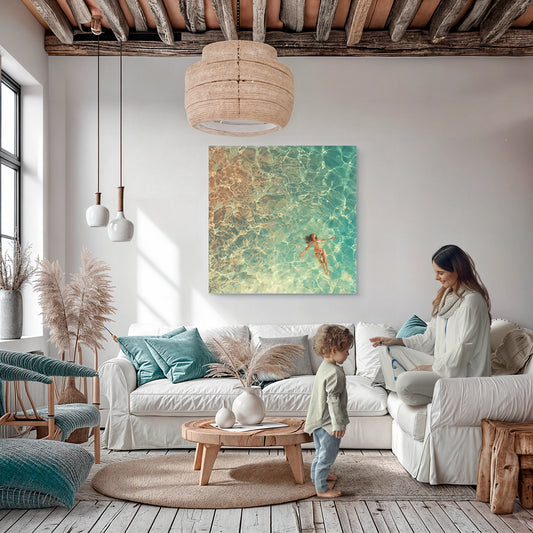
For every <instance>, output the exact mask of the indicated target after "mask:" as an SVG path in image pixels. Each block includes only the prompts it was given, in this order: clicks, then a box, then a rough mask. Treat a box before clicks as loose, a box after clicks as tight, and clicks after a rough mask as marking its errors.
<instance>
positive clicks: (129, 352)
mask: <svg viewBox="0 0 533 533" xmlns="http://www.w3.org/2000/svg"><path fill="white" fill-rule="evenodd" d="M184 331H185V328H184V327H183V326H182V327H181V328H178V329H175V330H173V331H170V332H168V333H165V334H164V335H161V336H159V335H153V336H139V337H117V342H118V343H119V345H120V349H121V350H122V353H123V354H124V355H125V356H126V357H127V358H128V359H129V360H130V361H131V363H132V364H133V366H134V367H135V370H136V371H137V387H140V386H141V385H144V384H145V383H148V382H150V381H154V380H155V379H163V378H164V377H165V375H164V374H163V371H162V370H161V368H160V367H159V365H158V364H157V363H156V362H155V360H154V357H153V355H152V353H151V352H150V350H149V349H148V347H147V346H146V344H145V342H144V341H145V340H146V339H168V338H172V337H174V336H176V335H179V334H180V333H183V332H184Z"/></svg>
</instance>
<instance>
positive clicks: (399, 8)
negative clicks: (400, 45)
mask: <svg viewBox="0 0 533 533" xmlns="http://www.w3.org/2000/svg"><path fill="white" fill-rule="evenodd" d="M489 1H490V0H489ZM421 3H422V0H395V2H394V4H393V5H392V9H391V11H390V13H389V19H388V20H387V26H388V27H389V34H390V38H391V39H392V41H394V42H395V43H397V42H398V41H399V40H400V39H401V38H402V37H403V36H404V35H405V32H406V31H407V30H408V29H409V26H410V25H411V22H413V19H414V18H415V15H416V12H417V11H418V8H419V7H420V4H421Z"/></svg>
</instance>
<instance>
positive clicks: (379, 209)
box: [48, 57, 533, 359]
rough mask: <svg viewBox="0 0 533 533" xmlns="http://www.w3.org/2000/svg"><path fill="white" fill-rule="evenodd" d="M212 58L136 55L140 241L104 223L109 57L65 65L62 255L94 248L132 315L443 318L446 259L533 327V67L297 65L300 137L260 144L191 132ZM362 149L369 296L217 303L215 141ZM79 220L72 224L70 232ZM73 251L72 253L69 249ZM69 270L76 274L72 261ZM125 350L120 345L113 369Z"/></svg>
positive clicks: (361, 212) (132, 136) (390, 62)
mask: <svg viewBox="0 0 533 533" xmlns="http://www.w3.org/2000/svg"><path fill="white" fill-rule="evenodd" d="M101 61H102V67H101V68H102V81H101V98H102V104H101V105H102V121H101V136H102V155H101V180H102V184H101V189H102V192H103V203H104V204H105V205H107V206H108V207H109V208H110V211H111V212H112V214H114V212H115V211H116V186H117V185H118V179H119V175H118V168H119V167H118V157H119V151H118V125H119V115H118V83H119V78H118V58H102V60H101ZM195 61H197V59H196V58H163V59H154V58H130V57H126V58H125V59H124V160H125V162H124V184H125V186H126V199H125V212H126V216H127V217H128V218H130V219H132V220H133V221H134V223H135V231H136V233H135V237H134V240H133V241H132V242H131V243H111V242H110V241H109V240H108V238H107V234H106V230H105V229H100V228H97V229H96V228H89V227H87V225H86V223H85V209H86V208H87V207H88V206H89V205H90V204H91V203H92V202H93V198H94V196H93V193H94V192H95V190H96V115H95V111H96V59H95V58H82V57H76V58H71V57H51V58H50V59H49V65H50V71H49V79H50V100H49V102H50V105H49V114H50V129H49V141H50V161H51V165H50V180H51V186H52V194H51V195H50V200H49V204H48V209H49V211H50V212H51V213H52V217H51V226H50V231H51V232H52V235H53V240H52V242H51V247H50V253H51V257H50V259H54V258H55V256H54V253H57V254H58V256H59V257H60V256H61V255H62V252H63V249H65V253H66V268H67V271H69V272H72V271H75V270H77V269H78V268H79V264H80V252H81V247H82V245H87V246H88V247H89V249H90V250H91V251H92V252H93V253H94V254H95V255H96V256H97V257H99V258H101V259H103V260H105V261H106V262H108V263H109V264H110V266H111V268H112V275H113V280H114V283H115V284H116V293H115V299H116V307H117V308H118V312H117V314H116V321H115V323H114V324H113V325H112V329H113V331H114V332H116V333H117V334H121V335H124V334H126V333H127V328H128V325H129V324H130V323H131V322H134V321H145V322H152V321H163V322H166V323H168V324H182V323H186V324H191V323H193V324H200V323H204V324H205V323H208V324H215V323H268V322H275V323H282V322H298V323H305V322H325V321H327V322H335V321H357V320H366V321H383V322H387V323H390V324H392V325H393V326H396V327H398V326H399V325H400V324H401V323H402V322H403V321H404V320H405V319H407V318H408V317H409V316H410V315H412V314H414V313H417V314H419V315H420V316H422V317H425V318H427V317H429V314H430V302H431V300H432V299H433V296H434V293H435V292H436V290H437V288H438V287H437V284H436V282H435V281H434V279H433V271H432V267H431V262H430V258H431V255H432V253H433V252H434V251H435V250H436V249H437V248H438V247H439V246H441V245H443V244H447V243H456V244H458V245H460V246H462V247H464V249H466V250H467V251H468V252H470V253H471V255H472V256H473V258H474V260H475V261H476V264H477V266H478V270H479V272H480V274H481V277H482V279H483V280H484V282H485V283H486V285H487V287H488V288H489V291H490V294H491V297H492V301H493V316H495V317H505V318H508V319H512V320H515V321H516V322H518V323H520V324H521V325H524V326H529V327H532V326H533V305H532V301H533V288H532V287H533V284H532V283H531V265H532V264H533V245H532V238H531V230H532V229H533V172H532V168H533V151H532V150H531V139H532V138H533V108H532V104H531V94H532V89H533V58H531V57H529V58H469V57H457V58H287V59H283V61H284V62H285V63H287V64H288V65H289V66H290V67H291V69H292V70H293V73H294V77H295V84H296V94H295V108H294V113H293V115H292V118H291V121H290V123H289V125H288V127H287V128H285V129H284V130H282V131H281V132H277V133H274V134H270V135H266V136H263V137H252V138H250V139H249V140H245V141H244V142H243V141H242V140H240V139H238V138H231V137H219V136H210V135H207V134H204V133H200V132H197V131H195V130H193V129H192V128H191V127H190V126H189V125H188V123H187V120H186V117H185V112H184V108H183V92H184V74H185V69H186V68H187V67H188V66H189V65H190V64H192V63H193V62H195ZM216 144H254V145H255V144H276V145H277V144H280V145H283V144H302V145H305V144H309V145H311V144H328V145H335V144H339V145H340V144H354V145H357V147H358V157H359V161H358V205H357V209H358V213H357V218H358V243H359V247H358V263H359V267H358V272H359V275H358V287H359V293H358V294H357V295H335V296H334V295H240V296H239V295H233V296H232V295H214V294H209V293H208V290H207V286H208V227H207V220H208V146H209V145H216ZM63 217H64V225H63ZM63 243H65V247H63ZM63 266H64V267H65V265H63ZM115 352H116V345H112V343H110V344H108V346H107V351H106V353H105V354H103V358H104V359H105V358H107V357H109V356H110V355H112V354H114V353H115Z"/></svg>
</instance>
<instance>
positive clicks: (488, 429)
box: [476, 419, 533, 514]
mask: <svg viewBox="0 0 533 533" xmlns="http://www.w3.org/2000/svg"><path fill="white" fill-rule="evenodd" d="M517 495H518V498H519V500H520V503H521V504H522V505H523V506H524V507H526V508H527V509H531V508H533V422H497V421H494V420H488V419H483V420H482V421H481V454H480V456H479V465H478V472H477V489H476V498H477V499H478V500H479V501H482V502H488V501H490V510H491V511H492V512H493V513H495V514H508V513H512V512H513V507H514V502H515V499H516V496H517Z"/></svg>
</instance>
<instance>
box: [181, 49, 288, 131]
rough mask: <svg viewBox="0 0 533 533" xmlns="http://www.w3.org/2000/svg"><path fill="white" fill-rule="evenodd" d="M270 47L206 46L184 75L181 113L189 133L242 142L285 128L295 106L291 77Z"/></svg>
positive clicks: (274, 50)
mask: <svg viewBox="0 0 533 533" xmlns="http://www.w3.org/2000/svg"><path fill="white" fill-rule="evenodd" d="M277 57H278V54H277V52H276V49H275V48H273V47H272V46H270V45H268V44H265V43H261V42H255V41H238V40H234V41H221V42H216V43H211V44H208V45H207V46H206V47H205V48H204V49H203V51H202V60H201V61H199V62H198V63H195V64H194V65H191V66H190V67H189V68H188V69H187V72H186V74H185V111H186V112H187V119H188V120H189V124H190V125H191V126H193V127H194V128H197V129H199V130H202V131H205V132H207V133H214V134H218V135H233V136H237V137H246V136H252V135H262V134H265V133H270V132H273V131H276V130H280V129H281V128H283V127H285V126H286V125H287V123H288V122H289V119H290V117H291V113H292V108H293V104H294V80H293V77H292V72H291V70H290V69H289V67H287V66H286V65H284V64H283V63H280V62H279V61H278V59H277Z"/></svg>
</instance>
